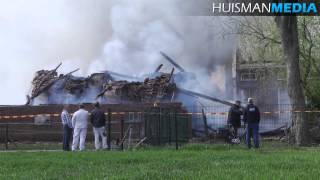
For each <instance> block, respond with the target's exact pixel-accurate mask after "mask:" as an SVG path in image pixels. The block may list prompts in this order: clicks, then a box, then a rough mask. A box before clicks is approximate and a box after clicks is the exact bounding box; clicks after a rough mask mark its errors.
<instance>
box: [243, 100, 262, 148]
mask: <svg viewBox="0 0 320 180" xmlns="http://www.w3.org/2000/svg"><path fill="white" fill-rule="evenodd" d="M243 121H244V122H245V124H247V137H246V140H247V146H248V148H249V149H250V148H251V137H252V136H253V142H254V147H255V148H259V123H260V111H259V108H258V107H257V106H256V105H254V102H253V99H252V98H249V99H248V106H247V107H246V108H245V110H244V114H243Z"/></svg>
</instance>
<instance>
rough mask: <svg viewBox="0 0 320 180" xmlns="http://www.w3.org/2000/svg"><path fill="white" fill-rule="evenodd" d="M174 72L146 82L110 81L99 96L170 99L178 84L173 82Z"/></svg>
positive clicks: (153, 99)
mask: <svg viewBox="0 0 320 180" xmlns="http://www.w3.org/2000/svg"><path fill="white" fill-rule="evenodd" d="M171 77H172V73H171V74H168V73H162V74H161V75H160V76H157V77H155V78H146V79H145V80H144V82H128V81H110V82H108V83H106V84H105V85H104V90H103V91H102V92H101V93H100V94H99V95H98V96H97V98H100V97H106V98H107V99H113V100H114V99H118V100H119V101H133V102H153V101H155V100H160V101H164V100H168V99H170V98H171V97H172V96H173V95H174V91H175V90H176V84H175V83H173V82H171Z"/></svg>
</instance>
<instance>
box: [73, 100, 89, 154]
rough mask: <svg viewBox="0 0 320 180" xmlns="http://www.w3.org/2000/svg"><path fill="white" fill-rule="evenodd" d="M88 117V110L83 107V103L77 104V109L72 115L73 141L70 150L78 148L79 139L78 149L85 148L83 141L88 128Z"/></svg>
mask: <svg viewBox="0 0 320 180" xmlns="http://www.w3.org/2000/svg"><path fill="white" fill-rule="evenodd" d="M88 118H89V112H88V111H86V110H85V109H84V105H83V104H81V105H80V106H79V110H78V111H76V112H75V113H74V114H73V116H72V126H73V128H74V131H73V142H72V151H75V150H76V149H77V148H78V145H79V141H80V146H79V149H80V151H83V150H85V142H86V137H87V128H88Z"/></svg>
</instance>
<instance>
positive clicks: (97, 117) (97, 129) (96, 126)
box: [90, 102, 108, 150]
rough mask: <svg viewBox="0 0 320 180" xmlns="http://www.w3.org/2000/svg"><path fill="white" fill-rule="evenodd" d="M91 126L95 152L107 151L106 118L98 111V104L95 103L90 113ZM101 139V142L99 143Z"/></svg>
mask: <svg viewBox="0 0 320 180" xmlns="http://www.w3.org/2000/svg"><path fill="white" fill-rule="evenodd" d="M90 120H91V124H92V126H93V133H94V145H95V148H96V150H99V149H101V145H102V148H103V149H107V148H108V145H107V134H106V128H105V126H106V116H105V114H104V112H103V111H102V110H101V109H100V104H99V103H98V102H97V103H95V105H94V109H93V110H92V111H91V117H90ZM100 139H101V141H102V142H101V141H100Z"/></svg>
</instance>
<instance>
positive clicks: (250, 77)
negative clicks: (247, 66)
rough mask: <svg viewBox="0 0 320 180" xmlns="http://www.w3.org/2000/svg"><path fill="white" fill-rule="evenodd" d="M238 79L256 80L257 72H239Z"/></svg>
mask: <svg viewBox="0 0 320 180" xmlns="http://www.w3.org/2000/svg"><path fill="white" fill-rule="evenodd" d="M240 80H241V81H256V80H257V74H256V73H241V76H240Z"/></svg>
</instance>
